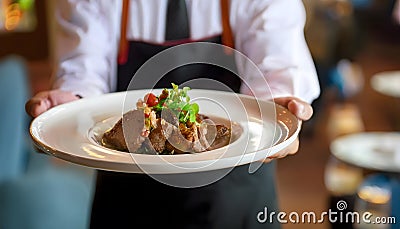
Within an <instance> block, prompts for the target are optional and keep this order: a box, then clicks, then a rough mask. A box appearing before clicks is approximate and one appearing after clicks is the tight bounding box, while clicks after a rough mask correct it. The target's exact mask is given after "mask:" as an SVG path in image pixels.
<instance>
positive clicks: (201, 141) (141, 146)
mask: <svg viewBox="0 0 400 229" xmlns="http://www.w3.org/2000/svg"><path fill="white" fill-rule="evenodd" d="M189 90H190V88H189V87H184V88H182V89H180V88H179V87H178V86H177V85H175V84H172V89H166V88H165V89H163V90H162V92H161V94H160V95H158V96H156V95H154V94H153V93H148V94H146V95H145V96H144V98H143V99H139V100H138V101H137V104H136V109H134V110H131V111H128V112H126V113H125V114H123V116H122V118H121V119H119V120H118V122H117V123H116V124H115V125H114V126H113V127H112V128H111V129H110V130H108V131H106V132H105V133H104V134H103V137H102V144H103V145H104V146H106V147H108V148H112V149H116V150H120V151H124V152H130V153H141V154H163V155H164V154H184V153H200V152H205V151H209V150H213V149H217V148H220V147H223V146H226V145H228V144H229V142H230V141H231V128H230V127H227V126H225V125H224V124H221V123H215V122H214V121H213V119H211V118H210V117H208V116H206V115H202V114H199V106H198V104H197V103H192V102H191V101H190V97H189V96H188V91H189Z"/></svg>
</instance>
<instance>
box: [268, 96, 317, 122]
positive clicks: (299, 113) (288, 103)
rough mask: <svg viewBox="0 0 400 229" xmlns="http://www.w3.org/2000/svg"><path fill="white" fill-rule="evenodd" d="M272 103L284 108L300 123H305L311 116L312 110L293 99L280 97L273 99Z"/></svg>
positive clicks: (304, 103)
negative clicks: (300, 121)
mask: <svg viewBox="0 0 400 229" xmlns="http://www.w3.org/2000/svg"><path fill="white" fill-rule="evenodd" d="M274 102H275V103H277V104H279V105H281V106H284V107H286V108H287V109H288V110H289V111H290V112H292V113H293V114H294V115H296V117H297V118H298V119H300V120H302V121H307V120H309V119H310V118H311V116H312V115H313V108H312V107H311V105H310V104H309V103H307V102H304V101H303V100H301V99H298V98H295V97H282V98H276V99H274Z"/></svg>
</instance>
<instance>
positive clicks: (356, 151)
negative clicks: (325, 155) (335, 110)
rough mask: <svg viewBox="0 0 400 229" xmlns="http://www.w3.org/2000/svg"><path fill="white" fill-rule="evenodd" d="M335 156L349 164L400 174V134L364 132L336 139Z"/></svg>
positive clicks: (332, 146)
mask: <svg viewBox="0 0 400 229" xmlns="http://www.w3.org/2000/svg"><path fill="white" fill-rule="evenodd" d="M330 149H331V152H332V154H333V155H334V156H336V157H337V158H339V159H340V160H342V161H345V162H347V163H349V164H352V165H355V166H358V167H361V168H366V169H372V170H378V171H386V172H400V133H399V132H363V133H357V134H350V135H346V136H342V137H339V138H337V139H335V140H334V141H333V142H332V143H331V146H330Z"/></svg>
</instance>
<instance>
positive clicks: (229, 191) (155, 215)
mask: <svg viewBox="0 0 400 229" xmlns="http://www.w3.org/2000/svg"><path fill="white" fill-rule="evenodd" d="M220 40H221V39H220V37H215V38H211V39H209V40H207V41H208V42H214V43H220ZM129 47H130V48H129V49H130V50H129V56H128V62H127V64H124V65H120V66H119V67H118V90H119V91H124V90H126V89H127V86H128V84H129V82H130V80H131V77H132V76H133V74H134V73H135V72H136V71H137V70H138V69H139V67H140V66H142V64H144V63H145V62H146V61H147V60H148V59H149V58H151V57H152V56H154V55H156V54H157V53H159V52H161V51H163V50H165V49H167V48H169V46H163V45H159V46H158V45H153V44H148V43H144V42H130V46H129ZM231 62H232V64H233V65H234V60H233V57H232V58H231ZM199 76H202V77H204V76H207V77H209V78H212V79H215V80H218V81H220V82H222V83H224V84H225V85H227V86H229V87H230V88H231V89H232V90H233V91H235V92H238V91H239V88H240V79H239V78H238V77H237V76H236V75H234V74H232V73H231V72H229V71H227V70H225V69H222V68H219V67H216V66H211V65H206V64H190V65H185V66H182V67H180V68H178V69H175V70H173V71H171V72H169V73H168V74H166V76H165V77H164V78H163V79H161V80H160V81H159V82H158V83H157V84H156V88H165V87H167V88H170V87H171V82H173V83H176V84H182V83H184V82H186V81H188V80H190V79H193V78H196V77H199ZM151 86H153V85H148V87H151ZM190 86H191V87H192V88H196V86H195V85H194V86H193V85H190ZM248 169H249V165H243V166H239V167H236V168H234V169H233V170H232V171H231V172H230V173H229V174H228V175H226V176H225V177H224V178H222V179H221V180H219V181H217V182H215V183H212V184H210V185H207V186H203V187H200V188H176V187H172V186H168V185H165V184H162V183H160V182H158V181H156V180H154V179H153V178H151V177H150V176H148V175H144V174H129V173H118V172H109V171H98V174H97V184H96V193H95V196H94V200H93V208H92V216H91V228H157V227H160V228H161V227H162V228H230V229H235V228H246V229H247V228H280V226H279V224H278V223H277V220H276V219H275V220H273V222H274V224H271V223H269V220H267V222H264V221H263V223H260V222H258V220H257V216H258V215H259V212H264V211H265V207H267V208H268V212H272V211H275V212H276V213H277V212H278V205H277V196H276V190H275V181H274V177H275V163H274V162H272V163H269V164H264V165H263V166H262V167H261V168H260V169H258V170H257V172H255V173H253V174H249V173H248ZM263 217H264V216H263Z"/></svg>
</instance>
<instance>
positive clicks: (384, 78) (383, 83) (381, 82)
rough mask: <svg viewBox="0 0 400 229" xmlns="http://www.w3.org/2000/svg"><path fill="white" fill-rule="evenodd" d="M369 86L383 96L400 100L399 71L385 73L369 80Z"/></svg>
mask: <svg viewBox="0 0 400 229" xmlns="http://www.w3.org/2000/svg"><path fill="white" fill-rule="evenodd" d="M371 86H372V88H373V89H374V90H375V91H378V92H380V93H382V94H384V95H387V96H392V97H395V98H400V71H386V72H380V73H377V74H375V75H374V76H373V77H372V78H371Z"/></svg>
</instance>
